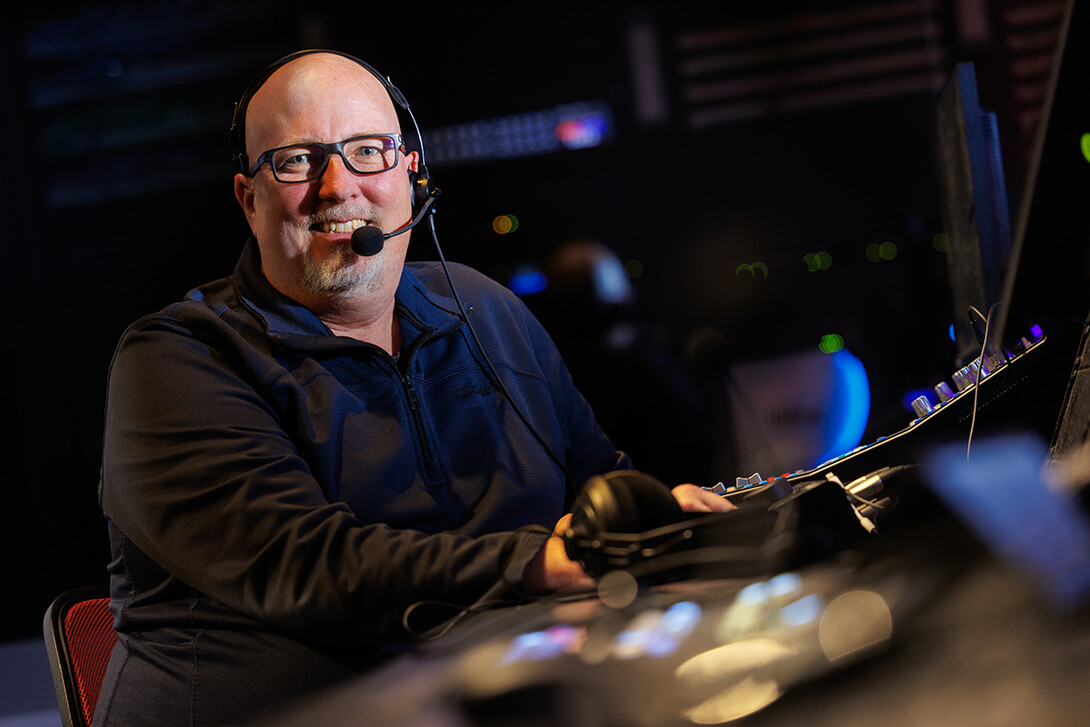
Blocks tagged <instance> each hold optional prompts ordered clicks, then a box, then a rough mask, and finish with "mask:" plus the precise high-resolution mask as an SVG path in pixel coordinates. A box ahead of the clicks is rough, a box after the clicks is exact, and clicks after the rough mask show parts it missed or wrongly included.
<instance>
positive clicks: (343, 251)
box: [302, 245, 383, 296]
mask: <svg viewBox="0 0 1090 727" xmlns="http://www.w3.org/2000/svg"><path fill="white" fill-rule="evenodd" d="M357 260H359V256H358V255H356V253H355V252H353V251H352V249H351V248H350V247H349V246H348V245H344V246H338V247H336V248H334V249H333V250H331V251H330V255H329V257H327V258H326V259H325V260H322V261H318V260H315V259H314V258H312V257H311V256H310V255H304V256H303V280H302V283H303V287H304V288H306V290H308V291H309V292H311V293H314V294H315V295H321V296H330V295H334V296H343V295H350V294H353V293H371V292H374V290H375V289H376V288H378V286H379V284H380V282H381V279H382V268H383V257H382V256H381V255H376V256H374V257H372V258H371V262H370V264H368V265H365V266H363V267H362V268H361V267H356V264H355V263H356V261H357Z"/></svg>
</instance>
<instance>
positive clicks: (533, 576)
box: [522, 484, 738, 593]
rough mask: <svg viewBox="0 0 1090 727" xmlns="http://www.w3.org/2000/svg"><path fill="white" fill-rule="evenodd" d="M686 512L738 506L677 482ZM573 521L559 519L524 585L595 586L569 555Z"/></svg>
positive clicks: (540, 588)
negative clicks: (566, 542)
mask: <svg viewBox="0 0 1090 727" xmlns="http://www.w3.org/2000/svg"><path fill="white" fill-rule="evenodd" d="M670 493H671V494H672V495H673V496H674V499H675V500H677V502H678V504H679V505H681V509H682V510H683V511H684V512H727V511H728V510H736V509H738V508H737V507H736V506H735V505H734V503H732V502H730V501H729V500H727V499H726V498H725V497H721V496H720V495H717V494H715V493H714V492H709V491H708V490H705V489H703V488H701V487H697V486H696V485H692V484H684V485H678V486H677V487H675V488H674V489H672V490H671V491H670ZM570 525H571V513H568V514H567V515H565V516H564V517H562V518H560V520H558V521H557V523H556V527H554V528H553V534H552V535H550V536H549V539H548V540H546V541H545V545H543V546H542V547H541V550H539V551H538V553H537V555H536V556H534V559H533V560H531V561H530V562H529V564H528V565H527V566H526V572H525V573H524V574H523V577H522V583H523V585H524V586H525V587H526V588H527V589H528V590H529V591H531V592H533V593H550V592H552V591H580V590H588V589H592V588H594V587H595V582H594V579H593V578H591V577H590V576H588V575H587V574H586V573H585V572H583V569H582V568H580V567H579V564H578V563H576V562H575V561H573V560H571V559H570V558H568V553H567V551H566V550H565V549H564V537H563V536H564V533H565V532H566V531H567V529H568V527H569V526H570Z"/></svg>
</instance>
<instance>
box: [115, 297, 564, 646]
mask: <svg viewBox="0 0 1090 727" xmlns="http://www.w3.org/2000/svg"><path fill="white" fill-rule="evenodd" d="M217 335H227V334H224V333H220V332H217ZM209 338H210V337H209V336H206V335H194V333H193V330H192V327H191V326H181V325H178V324H177V322H176V321H175V320H173V319H171V318H169V317H166V316H160V317H156V318H153V319H146V320H145V321H144V322H142V323H141V324H139V325H136V326H134V327H133V328H131V329H130V330H129V331H128V332H127V333H126V334H125V336H124V337H123V339H122V341H121V343H120V344H119V347H118V350H117V352H116V354H115V357H114V361H113V363H112V365H111V372H110V383H109V388H108V395H107V410H106V411H107V414H106V425H105V440H104V453H103V468H102V481H101V487H100V497H101V502H102V507H103V511H104V513H105V514H106V516H107V517H108V518H109V519H110V521H111V522H112V523H113V524H114V526H115V527H117V528H119V529H120V530H121V531H122V532H123V533H124V535H125V536H126V537H127V538H128V539H129V540H131V541H132V543H133V544H134V545H135V546H136V547H138V548H139V549H140V550H141V551H142V552H143V553H144V554H146V556H147V557H148V558H149V559H150V560H151V561H153V562H154V563H155V564H157V565H158V567H160V568H161V569H162V571H163V573H162V574H159V576H158V577H159V578H160V580H162V581H164V582H165V580H167V579H177V580H179V581H181V582H183V583H185V584H187V585H188V586H190V587H192V588H193V589H196V590H197V591H199V592H200V593H201V594H204V595H206V596H209V597H211V598H212V599H215V600H216V601H218V602H219V603H221V604H223V605H224V606H225V607H227V609H231V610H234V611H237V612H239V613H241V614H244V615H245V616H248V617H250V618H252V619H255V620H257V621H259V622H262V623H264V624H266V625H268V626H270V627H273V628H276V629H278V630H280V631H283V632H285V633H287V634H288V635H291V636H293V637H294V638H297V639H299V640H300V641H303V642H307V643H311V644H315V645H319V646H322V645H337V646H341V645H343V644H344V643H345V642H346V641H347V642H348V643H350V644H352V645H353V646H366V645H374V644H378V643H382V642H388V641H397V640H403V639H404V638H405V637H406V636H407V634H406V633H405V632H404V630H403V628H402V626H401V619H402V615H403V613H404V612H405V610H406V609H407V608H408V607H409V606H410V605H412V604H414V603H417V602H420V601H424V600H428V599H441V600H443V601H446V602H451V603H458V604H463V605H469V604H471V603H473V602H474V601H475V600H476V599H478V598H479V597H480V596H481V595H482V594H484V593H486V592H488V591H489V590H490V589H492V588H494V587H495V586H496V584H497V583H500V582H502V581H503V580H504V579H506V580H508V581H510V582H514V583H518V582H520V581H521V577H522V571H523V569H524V568H525V566H526V564H527V562H528V561H529V560H530V559H531V558H532V557H533V555H534V554H535V553H536V552H537V550H538V549H539V548H540V547H541V544H542V543H543V542H544V539H545V537H546V535H545V534H542V533H537V532H515V533H496V534H491V535H485V536H481V537H464V536H457V535H452V534H447V533H441V534H425V533H422V532H418V531H413V530H397V529H392V528H390V527H387V526H385V525H382V524H366V523H363V522H361V521H360V520H359V519H358V518H357V517H356V516H355V515H354V514H353V512H352V511H351V510H350V509H349V508H348V507H347V506H346V505H345V504H343V503H340V502H335V501H329V499H328V498H327V497H326V496H325V495H324V494H323V492H322V490H321V488H320V487H319V485H318V483H317V481H316V480H315V478H314V477H313V476H312V475H311V473H310V471H309V470H308V466H307V463H306V461H305V460H304V459H303V458H302V457H301V456H300V454H299V452H297V451H296V449H295V447H294V446H293V444H292V442H291V441H290V440H289V438H288V437H287V435H286V434H285V433H284V429H283V427H282V426H281V423H280V422H279V421H278V419H277V414H276V413H275V412H274V411H273V409H272V408H271V407H270V406H269V405H268V403H267V402H266V401H264V400H263V399H262V397H261V396H259V395H258V394H257V393H256V391H255V388H254V387H253V386H252V385H251V383H250V382H248V381H246V380H245V373H244V372H245V371H246V370H247V368H246V367H245V366H244V365H242V364H241V363H240V362H239V361H238V360H236V359H237V357H238V356H240V355H242V354H240V353H239V350H241V348H242V347H234V348H232V347H231V346H219V345H214V344H211V343H209V342H208V339H209ZM134 580H136V579H134ZM159 586H161V583H157V582H156V577H155V576H149V577H147V578H146V579H145V580H144V581H143V582H134V583H133V588H134V589H135V590H140V589H145V590H146V589H155V588H156V587H159ZM137 595H140V594H137ZM448 615H453V614H448Z"/></svg>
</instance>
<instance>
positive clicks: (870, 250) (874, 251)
mask: <svg viewBox="0 0 1090 727" xmlns="http://www.w3.org/2000/svg"><path fill="white" fill-rule="evenodd" d="M867 259H868V260H870V261H871V262H872V263H876V262H878V261H879V260H881V259H882V254H881V253H880V252H879V250H878V245H877V244H876V243H871V244H870V245H867Z"/></svg>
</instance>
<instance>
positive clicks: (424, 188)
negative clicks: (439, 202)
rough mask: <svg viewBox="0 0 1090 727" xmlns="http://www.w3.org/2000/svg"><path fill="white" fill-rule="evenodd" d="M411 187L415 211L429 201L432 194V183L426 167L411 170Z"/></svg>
mask: <svg viewBox="0 0 1090 727" xmlns="http://www.w3.org/2000/svg"><path fill="white" fill-rule="evenodd" d="M409 185H410V186H409V189H410V193H411V194H412V203H413V211H414V212H415V211H416V210H418V209H420V208H421V207H423V206H424V203H425V202H427V201H428V196H429V195H430V194H431V185H430V182H429V180H428V171H427V170H426V169H424V170H421V171H418V172H414V171H412V170H409Z"/></svg>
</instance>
